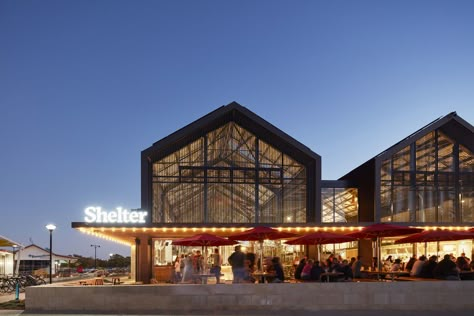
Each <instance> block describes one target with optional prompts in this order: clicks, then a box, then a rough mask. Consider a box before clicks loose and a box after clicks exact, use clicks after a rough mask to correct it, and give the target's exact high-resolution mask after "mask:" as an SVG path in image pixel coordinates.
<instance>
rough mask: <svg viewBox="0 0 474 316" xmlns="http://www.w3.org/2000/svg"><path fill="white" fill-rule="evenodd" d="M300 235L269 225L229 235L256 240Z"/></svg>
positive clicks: (232, 237) (239, 238) (234, 238)
mask: <svg viewBox="0 0 474 316" xmlns="http://www.w3.org/2000/svg"><path fill="white" fill-rule="evenodd" d="M296 236H298V235H297V234H293V233H288V232H283V231H279V230H278V229H274V228H271V227H267V226H257V227H254V228H252V229H249V230H246V231H244V232H241V233H237V234H233V235H231V236H229V239H232V240H255V241H261V242H263V241H264V240H265V239H269V240H276V239H283V238H293V237H296Z"/></svg>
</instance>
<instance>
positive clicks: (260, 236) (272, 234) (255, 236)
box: [229, 226, 298, 270]
mask: <svg viewBox="0 0 474 316" xmlns="http://www.w3.org/2000/svg"><path fill="white" fill-rule="evenodd" d="M296 236H298V235H297V234H293V233H288V232H282V231H279V230H278V229H274V228H271V227H267V226H257V227H254V228H252V229H249V230H246V231H244V232H241V233H237V234H234V235H231V236H229V239H233V240H250V241H251V240H253V241H258V242H259V244H260V266H259V267H258V268H259V269H260V270H262V265H263V241H264V240H265V239H269V240H276V239H284V238H293V237H296Z"/></svg>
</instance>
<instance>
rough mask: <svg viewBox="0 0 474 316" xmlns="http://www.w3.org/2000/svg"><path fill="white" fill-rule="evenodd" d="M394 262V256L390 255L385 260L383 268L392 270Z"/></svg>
mask: <svg viewBox="0 0 474 316" xmlns="http://www.w3.org/2000/svg"><path fill="white" fill-rule="evenodd" d="M392 264H393V259H392V256H388V257H387V259H386V260H385V261H384V262H383V270H384V271H391V269H392Z"/></svg>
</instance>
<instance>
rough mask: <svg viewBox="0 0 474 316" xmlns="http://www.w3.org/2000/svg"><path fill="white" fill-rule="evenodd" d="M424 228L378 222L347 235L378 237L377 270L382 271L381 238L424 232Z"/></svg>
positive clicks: (361, 237)
mask: <svg viewBox="0 0 474 316" xmlns="http://www.w3.org/2000/svg"><path fill="white" fill-rule="evenodd" d="M422 231H423V229H421V228H412V227H407V226H398V225H392V224H385V223H377V224H372V225H370V226H366V227H364V228H362V230H360V231H358V232H354V233H349V234H347V235H346V236H351V237H355V238H360V239H364V238H368V239H373V238H375V239H376V242H375V243H376V247H375V248H376V256H375V257H377V270H378V271H380V269H381V266H380V259H381V258H380V239H381V238H383V237H394V236H402V235H408V234H415V233H420V232H422Z"/></svg>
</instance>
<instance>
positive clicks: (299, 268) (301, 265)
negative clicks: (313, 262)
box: [295, 257, 307, 280]
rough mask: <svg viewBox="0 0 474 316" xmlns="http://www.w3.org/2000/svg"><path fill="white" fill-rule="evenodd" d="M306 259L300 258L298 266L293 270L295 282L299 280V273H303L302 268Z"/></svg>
mask: <svg viewBox="0 0 474 316" xmlns="http://www.w3.org/2000/svg"><path fill="white" fill-rule="evenodd" d="M306 260H307V258H306V257H303V258H301V260H300V262H298V265H297V266H296V269H295V279H296V280H301V272H302V271H303V268H304V266H305V265H306Z"/></svg>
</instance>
